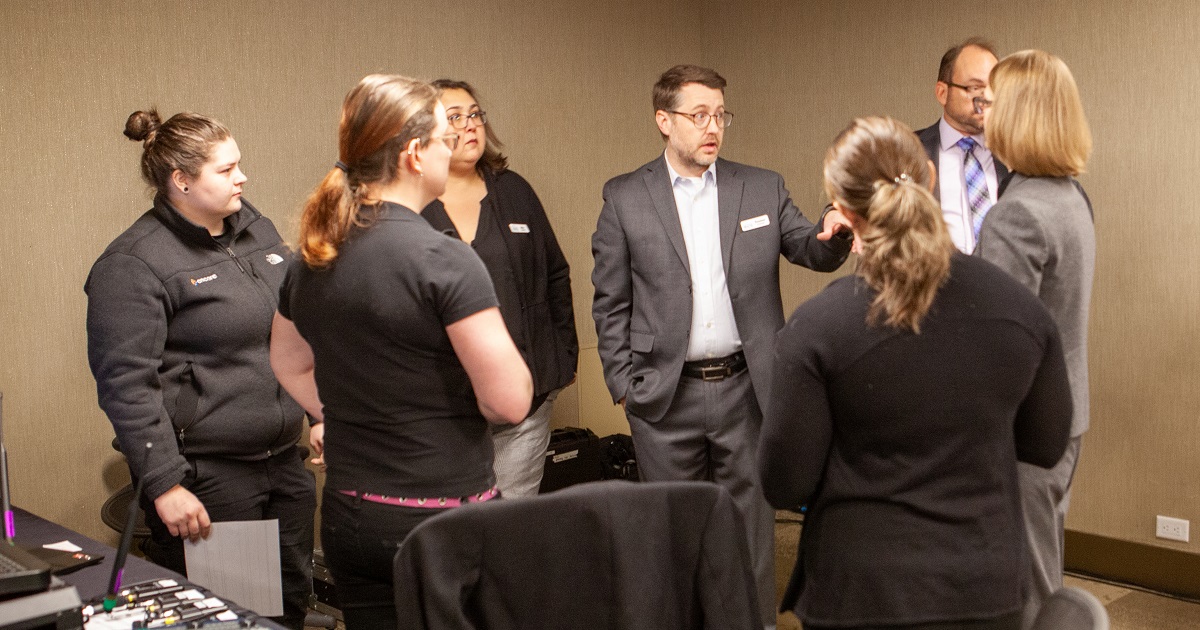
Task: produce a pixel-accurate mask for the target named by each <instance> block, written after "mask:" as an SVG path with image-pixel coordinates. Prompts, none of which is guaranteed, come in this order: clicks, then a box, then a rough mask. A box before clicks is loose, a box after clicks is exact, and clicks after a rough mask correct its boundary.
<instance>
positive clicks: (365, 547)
mask: <svg viewBox="0 0 1200 630" xmlns="http://www.w3.org/2000/svg"><path fill="white" fill-rule="evenodd" d="M447 509H451V508H447ZM443 511H444V510H442V509H433V508H410V507H400V506H397V505H384V504H382V503H373V502H371V501H363V500H362V499H359V498H356V497H350V496H346V495H344V494H342V493H340V492H337V490H336V489H334V488H330V487H328V486H326V487H325V491H324V492H323V493H322V494H321V549H322V550H323V551H324V552H325V564H326V565H327V566H328V567H329V573H330V575H332V576H333V582H334V584H336V585H337V595H338V603H339V604H341V607H342V616H343V618H344V619H345V622H346V630H376V629H377V628H395V627H396V595H395V589H394V588H393V579H392V575H393V573H392V563H393V562H394V560H395V558H396V551H397V550H399V548H400V543H402V542H404V538H405V537H406V536H408V533H409V532H411V531H412V530H413V528H415V527H416V526H417V525H418V524H420V523H421V521H424V520H425V519H427V518H429V517H431V516H435V515H437V514H440V513H441V512H443Z"/></svg>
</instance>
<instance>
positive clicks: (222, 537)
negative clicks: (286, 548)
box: [183, 519, 283, 617]
mask: <svg viewBox="0 0 1200 630" xmlns="http://www.w3.org/2000/svg"><path fill="white" fill-rule="evenodd" d="M183 551H184V555H185V558H186V560H187V574H188V579H189V580H191V581H192V582H195V583H196V584H199V585H200V586H204V587H207V588H208V590H210V591H212V592H213V593H214V594H216V595H217V596H219V597H223V598H226V599H229V600H230V601H234V602H237V603H238V604H240V605H242V606H245V607H246V608H249V609H250V610H252V611H254V612H256V613H258V614H260V615H262V616H264V617H277V616H279V615H282V614H283V584H282V582H281V581H280V575H279V521H278V520H274V519H273V520H269V521H227V522H223V523H213V524H212V533H211V534H209V536H208V538H207V539H201V540H200V541H199V542H195V543H192V542H186V541H185V542H184V544H183Z"/></svg>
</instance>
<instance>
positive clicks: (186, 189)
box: [183, 186, 188, 195]
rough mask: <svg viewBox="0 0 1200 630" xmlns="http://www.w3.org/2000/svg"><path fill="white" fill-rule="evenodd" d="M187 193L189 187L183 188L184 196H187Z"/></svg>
mask: <svg viewBox="0 0 1200 630" xmlns="http://www.w3.org/2000/svg"><path fill="white" fill-rule="evenodd" d="M187 191H188V187H187V186H184V187H183V194H185V195H186V194H187Z"/></svg>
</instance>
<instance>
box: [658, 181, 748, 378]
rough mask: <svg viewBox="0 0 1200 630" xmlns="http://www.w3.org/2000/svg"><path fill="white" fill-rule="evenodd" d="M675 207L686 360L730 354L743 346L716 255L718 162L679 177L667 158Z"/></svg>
mask: <svg viewBox="0 0 1200 630" xmlns="http://www.w3.org/2000/svg"><path fill="white" fill-rule="evenodd" d="M667 173H668V174H669V175H670V178H671V191H672V192H673V193H674V194H675V209H676V211H677V212H678V213H679V225H680V227H682V228H683V242H684V244H685V245H686V246H687V254H688V267H689V271H690V272H691V276H692V330H691V334H690V335H689V336H688V349H687V360H688V361H695V360H697V359H711V358H716V357H724V356H728V355H731V354H733V353H735V352H737V351H738V350H741V349H742V339H741V337H740V336H738V331H737V323H736V322H735V321H734V319H733V301H732V300H730V299H729V286H728V285H727V284H726V282H725V265H724V263H723V261H722V259H721V227H720V222H719V220H718V217H717V164H716V162H713V163H712V165H710V166H709V167H708V170H706V171H704V174H703V175H701V176H700V177H684V176H682V175H680V174H679V173H678V172H676V171H675V169H674V168H672V167H671V162H670V160H668V161H667Z"/></svg>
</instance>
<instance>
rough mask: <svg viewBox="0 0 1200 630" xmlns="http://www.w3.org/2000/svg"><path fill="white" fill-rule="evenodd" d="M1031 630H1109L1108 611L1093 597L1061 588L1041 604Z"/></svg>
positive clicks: (1069, 588) (1066, 587)
mask: <svg viewBox="0 0 1200 630" xmlns="http://www.w3.org/2000/svg"><path fill="white" fill-rule="evenodd" d="M1031 630H1108V611H1107V610H1105V609H1104V604H1101V603H1100V600H1099V599H1096V596H1095V595H1092V594H1091V593H1089V592H1087V591H1085V590H1083V589H1081V588H1077V587H1074V586H1064V587H1062V588H1060V589H1058V590H1057V591H1055V592H1054V593H1053V594H1052V595H1050V597H1048V598H1047V599H1046V601H1045V603H1043V604H1042V608H1041V610H1039V611H1038V615H1037V618H1036V619H1034V621H1033V626H1032V627H1031Z"/></svg>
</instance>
